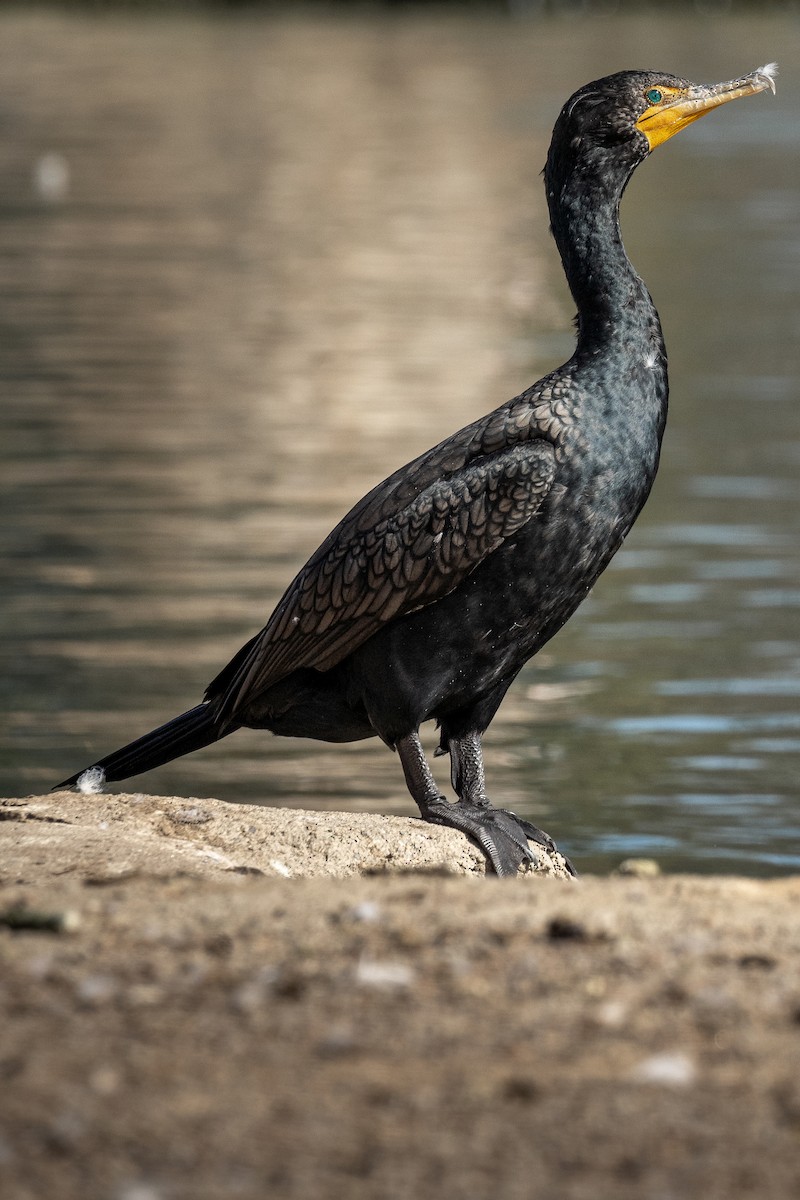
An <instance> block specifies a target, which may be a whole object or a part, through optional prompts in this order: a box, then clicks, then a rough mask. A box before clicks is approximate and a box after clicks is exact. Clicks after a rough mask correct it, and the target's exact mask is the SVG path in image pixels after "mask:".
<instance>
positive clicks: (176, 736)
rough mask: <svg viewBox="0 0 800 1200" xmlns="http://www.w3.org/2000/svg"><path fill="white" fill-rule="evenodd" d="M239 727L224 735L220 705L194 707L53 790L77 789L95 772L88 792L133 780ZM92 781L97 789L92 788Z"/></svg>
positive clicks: (229, 727) (232, 727)
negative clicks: (120, 780) (219, 721)
mask: <svg viewBox="0 0 800 1200" xmlns="http://www.w3.org/2000/svg"><path fill="white" fill-rule="evenodd" d="M235 728H236V726H235V725H234V726H228V728H227V729H225V730H224V732H220V729H219V725H218V724H217V715H216V705H213V704H198V706H197V708H190V709H189V711H188V712H185V713H182V714H181V715H180V716H179V717H174V718H173V719H172V720H171V721H167V723H166V725H160V726H159V727H158V729H154V730H152V732H151V733H146V734H145V735H144V737H140V738H137V740H136V741H135V742H129V743H128V745H127V746H123V747H122V749H121V750H115V751H114V753H113V754H108V755H106V757H105V758H101V759H99V760H98V761H97V762H96V763H93V764H92V766H91V767H87V768H85V769H84V770H83V771H78V773H77V774H76V775H73V776H72V777H71V778H70V779H65V780H64V782H63V783H59V784H58V786H57V787H54V788H53V791H54V792H57V791H58V790H59V789H60V788H68V787H74V786H75V784H76V783H77V782H78V780H79V779H80V778H81V776H83V775H88V772H91V775H89V776H88V778H87V780H86V783H87V785H89V786H87V788H86V790H87V791H99V790H100V787H101V786H102V784H103V783H104V782H105V781H106V780H108V782H110V783H111V782H113V781H114V780H115V779H129V778H130V776H131V775H141V773H142V771H150V770H151V769H152V768H153V767H160V766H161V764H162V763H165V762H171V761H172V759H173V758H180V757H181V755H182V754H189V753H190V752H191V751H192V750H199V749H200V748H201V747H202V746H209V745H211V743H212V742H216V741H217V740H218V739H219V738H220V737H224V736H225V735H226V734H228V733H233V730H234V729H235ZM101 772H102V774H101ZM90 780H91V784H92V785H94V786H91V785H90Z"/></svg>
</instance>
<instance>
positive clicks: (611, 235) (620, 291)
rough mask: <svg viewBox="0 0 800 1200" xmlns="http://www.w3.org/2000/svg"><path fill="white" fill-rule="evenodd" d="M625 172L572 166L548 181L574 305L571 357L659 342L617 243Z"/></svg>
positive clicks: (642, 290) (641, 289)
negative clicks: (611, 173) (608, 173)
mask: <svg viewBox="0 0 800 1200" xmlns="http://www.w3.org/2000/svg"><path fill="white" fill-rule="evenodd" d="M627 181H628V176H626V177H624V178H621V179H620V178H617V179H614V178H613V177H611V178H606V177H604V176H602V175H598V174H596V173H594V172H592V171H591V170H586V171H581V170H579V169H575V170H573V171H572V172H571V173H570V174H569V176H568V178H567V179H563V178H562V179H561V180H560V181H558V183H560V186H551V184H555V183H556V181H555V180H552V179H548V186H547V199H548V204H549V207H550V221H551V226H552V231H553V236H554V238H555V241H556V245H557V246H558V249H559V253H560V254H561V259H562V262H563V264H564V272H565V274H566V277H567V282H568V283H569V287H570V291H571V292H572V295H573V297H574V300H575V303H576V305H577V308H578V346H577V351H576V354H577V357H578V358H582V357H584V356H587V355H590V356H595V355H596V354H597V353H598V351H600V350H602V349H604V348H612V347H615V346H616V347H630V346H632V345H634V344H638V345H639V346H642V345H643V343H645V341H646V342H647V343H649V344H651V345H652V344H653V343H654V342H655V343H658V344H660V345H662V346H663V343H662V342H661V328H660V325H659V323H658V314H657V313H656V310H655V308H654V306H653V302H652V300H651V298H650V294H649V292H648V291H647V288H646V287H645V285H644V284H643V283H642V280H641V279H640V278H639V276H638V275H637V274H636V271H635V270H634V269H633V266H632V264H631V261H630V259H629V258H628V256H627V254H626V253H625V247H624V246H623V244H622V235H621V233H620V227H619V205H620V200H621V198H622V193H623V191H624V189H625V185H626V184H627Z"/></svg>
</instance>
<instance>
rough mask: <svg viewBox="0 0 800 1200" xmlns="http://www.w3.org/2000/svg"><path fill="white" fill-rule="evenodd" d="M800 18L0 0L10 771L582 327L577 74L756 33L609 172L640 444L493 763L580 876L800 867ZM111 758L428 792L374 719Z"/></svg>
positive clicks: (340, 792) (274, 796) (192, 684)
mask: <svg viewBox="0 0 800 1200" xmlns="http://www.w3.org/2000/svg"><path fill="white" fill-rule="evenodd" d="M799 50H800V32H799V30H798V26H797V24H796V23H795V22H793V21H791V20H789V19H782V18H768V19H767V18H765V19H759V20H738V19H736V20H734V19H732V18H730V17H728V18H719V19H713V20H712V19H706V20H702V19H699V18H698V19H691V18H686V17H684V18H681V19H680V20H679V21H675V22H671V23H670V22H662V23H659V22H658V21H657V20H656V19H655V18H654V17H653V15H652V14H651V15H648V17H647V18H646V20H643V21H641V22H639V21H637V20H630V19H628V20H624V21H623V20H620V19H618V18H609V19H606V20H591V21H589V20H587V21H575V20H554V21H547V22H531V23H524V22H516V23H515V22H511V21H507V20H500V19H493V20H488V19H485V18H479V17H478V18H475V17H459V16H456V15H453V16H449V17H448V16H439V17H436V18H432V17H430V18H426V17H424V16H422V17H420V16H417V17H413V18H406V19H397V20H389V19H381V18H375V17H369V16H361V17H354V18H350V19H345V20H339V21H336V20H334V19H332V18H328V19H325V18H307V19H303V20H299V19H298V20H290V19H286V18H272V19H265V20H259V21H256V20H252V19H250V20H205V19H196V18H188V17H187V18H183V19H179V20H156V19H150V20H144V19H143V20H138V21H137V20H133V19H97V18H92V17H91V16H83V17H71V18H70V17H68V16H64V15H61V16H59V15H53V14H50V15H42V14H40V15H33V16H31V15H24V14H23V15H21V14H19V13H16V14H15V13H12V12H6V13H4V14H2V16H1V17H0V120H1V121H2V129H3V137H2V140H1V141H0V168H1V171H0V180H2V182H1V183H0V322H2V342H0V345H2V352H0V375H2V438H1V439H0V488H2V495H3V512H2V525H1V526H0V555H2V563H3V567H2V572H3V589H2V611H1V616H2V628H1V629H0V656H2V692H1V693H0V720H2V746H1V747H0V789H1V790H2V792H3V793H4V794H10V795H14V794H20V793H23V794H24V793H27V792H31V791H39V790H43V789H46V788H47V787H49V786H50V785H51V784H52V783H53V782H54V781H57V780H58V779H59V778H61V777H63V776H64V775H65V774H67V773H69V772H71V771H73V770H75V769H77V768H79V767H81V766H83V765H87V764H88V763H89V762H91V761H92V759H93V758H94V757H97V756H99V755H100V754H102V753H105V752H107V751H109V750H110V749H112V748H114V747H115V746H116V745H118V744H120V743H122V742H123V741H125V740H128V739H129V738H130V737H133V736H136V735H138V734H139V733H142V732H144V731H145V730H147V729H148V728H150V727H151V726H152V725H154V724H156V723H158V722H160V721H161V720H163V719H165V718H166V717H168V716H171V715H173V714H174V713H176V712H178V711H181V710H182V709H184V708H187V707H189V706H190V705H192V704H194V703H195V702H196V700H197V699H198V698H199V696H200V694H201V693H202V689H203V687H204V686H205V684H206V683H207V682H208V680H209V679H210V678H211V677H212V676H213V675H214V674H215V673H216V671H217V670H218V669H219V667H220V666H221V665H222V664H223V663H224V662H225V661H226V660H227V658H228V657H229V656H230V654H231V653H232V652H233V651H234V650H236V649H237V648H238V646H239V645H240V644H241V643H242V642H243V641H244V640H246V639H247V638H248V637H249V636H250V635H251V634H252V633H253V632H254V631H255V630H256V629H257V628H258V627H259V626H260V625H261V624H263V622H264V621H265V619H266V617H267V616H268V614H269V611H270V609H271V607H272V605H273V604H274V602H275V600H276V599H277V598H278V596H279V595H280V593H281V591H282V590H283V588H284V586H285V585H286V583H287V582H288V581H289V580H290V578H291V577H292V575H293V573H294V571H295V570H296V569H297V568H298V567H299V566H300V565H301V564H302V562H303V561H304V560H305V558H306V557H307V555H308V553H309V552H310V551H312V550H313V549H314V548H315V546H316V545H317V544H318V542H319V541H320V540H321V538H322V537H323V536H324V535H325V534H326V533H327V531H328V529H329V528H330V526H331V525H332V524H333V523H334V522H335V521H336V520H337V519H338V517H339V516H340V515H341V514H342V513H343V512H344V511H345V510H346V509H347V508H348V507H349V506H350V504H351V503H352V502H353V501H354V500H356V499H357V498H358V497H359V496H360V495H361V494H362V493H363V492H364V491H365V490H366V489H367V488H368V487H370V486H371V485H372V484H373V483H375V482H376V481H377V480H378V479H380V478H381V477H382V476H384V475H385V474H387V473H388V472H389V471H390V470H392V469H393V468H394V467H396V466H397V465H399V464H400V463H401V462H403V461H405V460H407V459H409V458H411V457H412V456H413V455H415V454H417V453H418V452H420V451H421V450H423V449H425V448H426V447H427V446H429V445H430V444H432V443H433V442H434V441H436V440H438V439H439V438H441V437H443V436H445V435H446V434H447V433H449V432H450V431H451V430H453V429H454V428H457V427H458V426H459V425H461V424H464V423H465V422H466V421H468V420H471V419H473V418H474V417H475V416H477V415H479V414H480V413H482V412H484V411H486V410H487V409H489V408H491V407H493V406H494V405H496V404H498V403H500V402H501V401H503V400H505V399H507V398H508V397H509V396H512V395H514V394H516V393H517V392H519V391H520V390H521V389H522V388H523V387H524V386H526V385H527V384H528V383H530V382H532V381H533V380H534V379H536V378H538V377H539V376H540V375H541V374H543V373H544V372H545V371H546V370H549V369H550V368H552V367H553V366H555V365H557V364H558V363H559V362H561V361H563V359H564V358H566V357H567V356H568V355H569V353H570V349H571V333H570V321H571V316H572V312H571V303H570V300H569V296H568V294H567V293H566V289H565V286H564V284H563V280H562V278H561V273H560V268H559V264H558V262H557V259H556V256H555V251H554V249H553V247H552V245H551V243H550V241H549V238H548V236H547V232H546V225H547V222H546V216H545V211H544V204H543V199H542V195H541V181H540V179H539V177H538V172H539V169H540V167H541V164H542V162H543V160H544V155H545V152H546V146H547V141H548V137H549V131H550V128H551V126H552V122H553V120H554V118H555V116H556V114H557V112H558V109H559V107H560V104H561V103H562V102H563V100H564V99H565V97H566V96H567V95H568V94H569V93H570V92H571V91H572V90H573V89H574V88H575V87H576V86H578V85H579V84H581V83H583V82H585V81H586V80H587V79H589V78H592V77H594V76H596V75H599V74H604V73H606V72H607V71H609V70H615V69H618V68H621V67H626V66H627V67H630V66H645V67H650V66H661V67H663V68H664V69H665V70H670V71H674V72H677V73H679V74H685V75H688V76H692V77H695V78H699V79H705V80H716V79H724V78H729V77H731V76H732V75H736V74H739V73H741V72H742V71H744V70H748V69H751V68H752V67H754V66H756V65H758V64H759V63H761V62H766V61H769V60H771V59H773V58H779V59H782V60H784V70H783V72H782V74H781V78H780V86H779V91H778V96H777V99H776V100H773V99H772V98H771V97H768V96H762V97H757V98H754V99H753V100H750V101H747V102H743V103H742V104H740V105H733V106H731V107H730V108H727V109H725V110H724V111H723V112H721V113H718V114H714V115H712V117H710V118H708V120H707V121H705V122H702V123H700V124H699V125H698V126H696V127H694V128H693V129H692V130H690V131H689V132H687V133H686V134H684V135H682V137H681V138H679V139H676V141H675V142H671V143H670V144H669V146H668V147H666V148H664V149H663V150H661V151H659V153H658V154H657V155H655V156H654V158H653V159H652V161H650V162H649V163H648V164H646V166H645V167H644V168H643V169H642V170H640V171H639V172H638V174H637V176H636V178H635V180H634V182H633V184H632V185H631V188H630V190H629V193H628V195H627V196H626V199H625V204H624V207H623V226H624V232H625V237H626V243H627V245H628V249H629V251H630V253H631V256H632V257H633V259H634V261H635V262H636V264H637V266H638V268H639V270H640V271H641V273H642V274H643V275H644V277H645V278H646V280H647V282H648V284H649V286H650V288H651V291H652V292H653V294H654V296H655V298H656V302H657V304H658V306H659V309H660V311H661V314H662V318H663V322H664V327H665V332H666V336H667V341H668V346H669V350H670V359H671V370H672V411H671V423H670V427H669V432H668V437H667V441H666V445H665V454H664V460H663V465H662V470H661V474H660V476H659V480H658V483H657V486H656V489H655V492H654V494H653V497H652V499H651V501H650V503H649V505H648V507H647V509H646V510H645V513H644V515H643V516H642V518H641V519H640V521H639V523H638V524H637V526H636V529H635V531H634V532H633V534H632V535H631V536H630V538H629V540H628V542H627V544H626V547H625V549H624V550H623V551H622V552H621V553H620V555H619V556H618V557H617V559H616V560H615V562H614V564H613V566H612V567H611V569H610V570H609V571H608V572H607V574H606V575H605V576H604V578H603V580H602V581H601V583H600V584H599V585H598V587H597V588H596V590H595V593H594V595H593V596H592V597H591V599H590V600H589V601H588V602H587V604H586V605H585V606H584V608H583V609H582V610H581V612H580V613H579V614H578V616H577V617H576V618H574V619H573V620H572V622H570V624H569V626H568V628H567V630H566V631H565V632H564V633H562V634H561V635H560V636H559V638H557V639H556V640H555V641H554V642H553V643H551V645H550V646H549V647H548V648H547V649H546V651H545V652H544V653H543V654H542V655H540V656H539V658H538V660H537V661H536V662H535V663H532V664H529V666H528V667H527V668H526V669H525V671H523V673H522V675H521V676H520V678H519V680H518V682H517V684H516V685H515V687H514V688H513V689H512V691H511V693H510V694H509V696H508V698H507V700H506V702H505V704H504V706H503V708H502V709H501V712H500V715H499V716H498V718H497V719H496V720H495V722H494V725H493V727H492V730H491V732H490V734H489V736H488V738H487V760H488V763H489V771H490V782H491V785H492V788H491V790H492V794H493V796H494V798H495V800H496V801H498V802H502V803H504V804H508V805H511V806H513V807H515V808H517V809H518V810H519V811H521V812H523V813H525V814H527V815H530V816H532V817H533V818H534V819H536V820H537V821H539V822H540V823H542V824H544V825H545V827H546V828H548V829H549V830H550V831H551V832H552V833H553V834H554V835H555V836H556V837H557V838H558V840H559V842H560V843H561V844H562V845H563V846H564V848H565V849H567V850H568V851H569V852H570V853H572V854H573V855H574V856H575V858H576V860H577V862H578V864H579V866H580V867H581V868H583V869H585V870H586V869H590V870H605V869H608V868H610V867H612V866H613V865H615V864H616V863H617V862H618V861H619V860H620V859H621V858H624V857H626V856H629V855H631V854H650V855H653V856H655V857H657V858H658V859H660V860H661V861H662V862H663V863H664V864H665V865H666V866H668V867H670V868H678V867H680V868H683V869H689V870H700V871H706V870H715V871H717V870H731V869H732V870H737V871H745V872H755V873H763V874H773V873H779V872H783V871H796V870H798V868H800V806H798V803H797V790H798V789H797V764H798V757H799V752H800V703H799V701H800V629H799V628H798V615H799V614H800V538H798V499H800V485H799V484H798V467H800V412H799V411H798V365H799V364H798V357H799V356H798V340H799V338H800V271H799V270H798V268H800V202H799V201H798V193H799V191H800V188H799V186H798V185H800V172H799V170H798V162H799V161H800V159H799V158H798V149H800V146H799V145H798V143H799V142H800V133H799V132H798V131H800V101H798V96H800V88H799V87H798V85H800V70H799V69H798V67H797V65H796V64H797V62H798V60H799V59H800V55H798V51H799ZM431 735H432V731H431ZM441 766H442V764H440V767H441ZM444 775H445V772H444V771H443V778H444ZM134 786H140V787H142V788H145V789H147V790H149V791H153V792H159V791H161V792H166V793H172V792H177V793H180V794H182V795H187V796H189V795H197V796H203V795H216V796H221V797H224V798H226V799H230V800H249V801H263V802H266V803H286V804H291V805H301V806H311V807H315V806H330V807H332V808H365V809H377V810H381V811H387V812H389V811H390V812H406V813H409V812H412V811H413V806H412V805H411V803H410V801H409V800H408V798H407V796H406V794H405V789H404V787H403V784H402V779H401V773H400V770H399V764H398V763H397V761H396V759H395V758H394V757H393V756H392V755H391V754H390V753H389V752H388V751H386V750H385V749H384V748H382V747H381V746H380V745H378V744H372V743H362V744H359V745H356V746H351V747H341V748H333V747H327V746H324V745H318V744H315V743H313V742H308V743H305V742H291V741H281V740H278V739H273V738H271V737H269V736H268V735H265V734H258V733H247V732H243V733H239V734H237V735H236V736H235V737H233V738H231V739H228V740H227V741H225V742H223V743H221V744H220V745H218V746H216V747H213V748H210V749H209V750H207V751H204V752H202V753H200V754H197V755H194V756H191V757H189V758H186V759H182V760H180V761H178V762H176V763H173V764H170V765H169V766H167V767H164V768H161V769H160V770H159V771H156V772H152V773H151V774H150V775H147V776H144V777H142V778H141V780H140V781H139V783H138V785H134Z"/></svg>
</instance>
